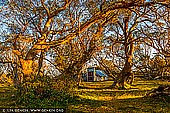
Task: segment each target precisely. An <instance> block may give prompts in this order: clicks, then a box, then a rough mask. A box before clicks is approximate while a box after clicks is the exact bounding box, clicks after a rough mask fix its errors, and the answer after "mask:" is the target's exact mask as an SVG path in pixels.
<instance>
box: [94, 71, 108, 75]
mask: <svg viewBox="0 0 170 113" xmlns="http://www.w3.org/2000/svg"><path fill="white" fill-rule="evenodd" d="M96 74H97V75H99V76H107V75H106V73H104V72H103V71H102V70H96Z"/></svg>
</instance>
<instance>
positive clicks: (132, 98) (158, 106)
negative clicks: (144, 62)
mask: <svg viewBox="0 0 170 113" xmlns="http://www.w3.org/2000/svg"><path fill="white" fill-rule="evenodd" d="M111 84H112V81H105V82H82V83H81V88H80V89H75V90H74V94H75V96H78V98H76V99H72V100H71V101H69V105H68V107H67V112H72V113H170V98H169V97H152V98H151V97H146V93H148V92H149V91H151V90H152V89H153V88H156V87H158V86H159V85H160V84H170V82H166V81H156V80H140V79H135V82H134V83H133V85H132V86H130V87H129V89H127V90H117V89H108V87H109V86H110V85H111ZM13 94H14V88H13V87H12V86H1V87H0V108H4V107H6V108H9V107H15V108H16V107H26V106H22V105H16V104H15V99H14V98H13V97H12V95H13ZM35 104H36V103H35ZM28 106H29V105H28ZM48 107H50V106H48Z"/></svg>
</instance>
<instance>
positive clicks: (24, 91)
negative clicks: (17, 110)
mask: <svg viewBox="0 0 170 113" xmlns="http://www.w3.org/2000/svg"><path fill="white" fill-rule="evenodd" d="M66 81H69V82H70V81H71V80H68V79H62V78H59V79H58V80H57V81H54V79H52V78H50V77H48V76H42V77H41V76H40V77H38V78H37V79H34V80H31V81H25V82H24V83H23V84H22V85H21V88H20V89H18V90H17V92H16V94H15V95H16V96H15V98H16V103H17V104H19V105H20V106H24V107H27V108H48V107H49V108H50V107H64V108H67V106H68V104H69V102H70V101H72V100H73V95H72V94H71V92H70V90H69V89H70V88H71V87H72V85H69V84H70V83H68V82H66Z"/></svg>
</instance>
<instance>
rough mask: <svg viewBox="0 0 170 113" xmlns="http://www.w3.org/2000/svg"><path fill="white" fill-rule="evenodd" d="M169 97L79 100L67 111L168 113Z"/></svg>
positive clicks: (79, 112) (87, 112)
mask: <svg viewBox="0 0 170 113" xmlns="http://www.w3.org/2000/svg"><path fill="white" fill-rule="evenodd" d="M168 103H170V98H169V96H163V97H160V96H158V97H140V98H128V99H113V100H109V101H99V100H91V99H81V100H78V101H77V102H76V103H71V105H70V106H72V107H71V108H70V109H69V110H68V111H69V112H72V113H89V112H95V113H96V112H100V113H108V112H110V113H117V112H119V113H128V112H130V113H144V112H149V113H168V111H169V110H170V106H169V104H168Z"/></svg>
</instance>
